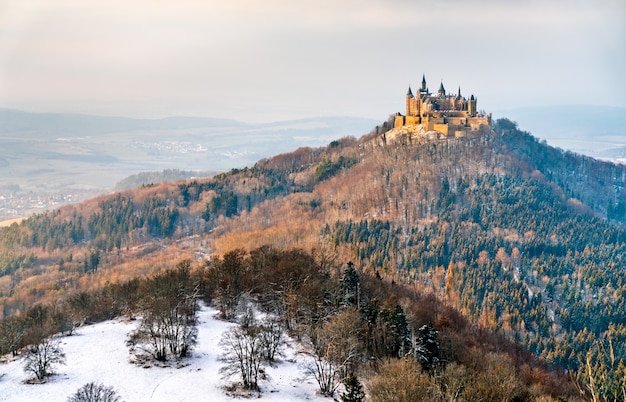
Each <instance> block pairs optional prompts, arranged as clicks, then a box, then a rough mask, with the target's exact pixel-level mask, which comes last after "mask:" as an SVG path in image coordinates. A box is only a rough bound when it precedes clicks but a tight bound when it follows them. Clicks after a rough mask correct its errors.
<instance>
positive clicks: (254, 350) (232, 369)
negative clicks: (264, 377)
mask: <svg viewBox="0 0 626 402" xmlns="http://www.w3.org/2000/svg"><path fill="white" fill-rule="evenodd" d="M262 332H263V331H262V329H261V328H260V327H258V326H248V327H246V328H244V327H241V326H236V327H232V328H231V329H230V330H228V331H226V332H225V333H224V335H222V340H221V341H220V346H221V347H222V348H223V353H222V356H221V359H222V361H223V362H224V363H225V365H224V366H223V367H221V368H220V372H221V373H222V375H223V377H224V378H230V377H233V376H239V377H240V378H241V381H242V385H243V388H244V389H248V390H254V391H258V390H259V385H258V382H259V371H260V368H261V366H262V365H263V364H264V361H265V360H264V356H263V350H264V346H263V340H262V337H261V333H262Z"/></svg>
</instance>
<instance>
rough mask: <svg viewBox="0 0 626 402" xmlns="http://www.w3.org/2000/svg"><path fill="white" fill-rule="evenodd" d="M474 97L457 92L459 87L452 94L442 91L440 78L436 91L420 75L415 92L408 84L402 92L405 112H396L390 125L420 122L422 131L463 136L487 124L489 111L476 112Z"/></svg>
mask: <svg viewBox="0 0 626 402" xmlns="http://www.w3.org/2000/svg"><path fill="white" fill-rule="evenodd" d="M476 102H477V99H476V98H475V97H474V95H472V96H470V98H469V99H467V98H465V97H463V96H461V88H460V87H459V92H458V94H456V95H453V94H446V90H445V88H444V87H443V82H442V83H441V85H440V86H439V90H438V91H437V94H436V95H433V94H431V93H430V92H429V91H428V87H427V86H426V76H424V75H422V86H421V88H419V90H418V91H417V93H416V94H415V95H413V91H412V90H411V87H410V86H409V91H408V92H407V94H406V115H404V116H403V115H402V114H400V113H397V114H396V116H395V121H394V128H400V127H405V126H420V125H421V126H422V128H423V130H424V131H437V132H439V133H441V134H443V135H445V136H449V135H450V136H451V135H454V136H456V137H459V136H463V135H465V134H467V133H468V132H470V131H475V130H479V129H480V127H481V126H484V125H487V126H488V125H490V124H491V115H484V114H479V113H478V112H477V109H476Z"/></svg>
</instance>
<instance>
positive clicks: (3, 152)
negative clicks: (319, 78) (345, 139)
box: [0, 109, 377, 220]
mask: <svg viewBox="0 0 626 402" xmlns="http://www.w3.org/2000/svg"><path fill="white" fill-rule="evenodd" d="M376 123H377V122H376V121H374V120H369V119H361V118H350V117H320V118H310V119H302V120H292V121H282V122H275V123H263V124H248V123H242V122H237V121H233V120H225V119H211V118H198V117H169V118H164V119H155V120H150V119H130V118H120V117H102V116H89V115H76V114H46V113H29V112H23V111H16V110H9V109H0V197H5V198H6V199H9V198H11V199H13V200H15V201H11V202H6V203H4V202H2V201H1V199H0V220H3V219H9V218H15V217H20V216H28V215H29V214H31V213H33V212H35V211H40V210H41V209H42V208H44V209H47V208H50V207H52V206H55V205H57V206H58V205H59V204H63V203H66V202H68V200H71V201H73V202H76V201H80V200H82V199H85V198H87V197H90V196H94V195H97V194H102V193H106V192H108V191H110V190H111V189H112V188H113V187H114V185H115V184H116V183H117V182H119V181H120V180H123V179H124V178H126V177H127V176H131V175H133V174H138V173H141V172H151V171H154V172H160V171H163V170H166V169H170V170H172V169H178V170H193V171H207V170H210V171H214V172H219V171H227V170H230V169H232V168H242V167H244V166H251V165H253V164H254V163H255V162H256V161H258V160H259V159H261V158H265V157H269V156H272V155H275V154H278V153H282V152H287V151H291V150H293V149H296V148H298V147H301V146H321V145H324V144H327V143H328V142H329V141H332V140H333V139H335V138H338V137H340V136H343V135H354V136H360V135H363V134H364V133H366V132H368V131H369V130H370V129H371V127H372V126H374V125H375V124H376ZM16 197H26V201H25V202H22V201H20V200H16ZM42 205H43V206H42Z"/></svg>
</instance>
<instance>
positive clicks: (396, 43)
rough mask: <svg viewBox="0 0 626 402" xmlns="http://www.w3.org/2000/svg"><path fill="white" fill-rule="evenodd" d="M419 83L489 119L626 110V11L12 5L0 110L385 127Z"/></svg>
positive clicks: (116, 0)
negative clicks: (569, 110) (508, 114)
mask: <svg viewBox="0 0 626 402" xmlns="http://www.w3.org/2000/svg"><path fill="white" fill-rule="evenodd" d="M422 73H424V74H426V79H427V80H428V84H429V87H430V89H431V91H436V89H437V88H438V86H439V83H440V81H441V80H443V83H444V85H445V86H446V89H447V90H450V91H454V92H456V91H457V89H458V86H459V85H460V86H461V91H462V93H463V94H464V95H467V96H469V95H470V94H474V95H475V96H477V97H478V106H479V109H485V110H487V111H492V110H502V109H508V108H514V107H522V106H532V105H556V104H593V105H607V106H624V107H626V1H624V0H586V1H583V0H106V1H105V0H54V1H52V0H0V107H10V108H17V109H23V110H28V111H45V112H78V113H92V114H102V115H121V116H131V117H164V116H170V115H196V116H206V117H225V118H236V119H239V120H244V121H251V122H254V121H271V120H282V119H291V118H299V117H310V116H322V115H349V116H361V117H370V118H375V119H385V118H386V117H387V116H389V115H390V114H392V113H394V112H397V111H404V94H405V93H406V90H407V87H408V85H409V84H411V85H412V86H413V87H414V88H415V87H416V86H418V85H419V83H420V81H421V78H422Z"/></svg>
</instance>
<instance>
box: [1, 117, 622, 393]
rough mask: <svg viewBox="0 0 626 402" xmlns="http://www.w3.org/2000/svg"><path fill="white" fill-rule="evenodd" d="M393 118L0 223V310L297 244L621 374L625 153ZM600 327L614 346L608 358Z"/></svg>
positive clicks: (555, 358)
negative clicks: (246, 161)
mask: <svg viewBox="0 0 626 402" xmlns="http://www.w3.org/2000/svg"><path fill="white" fill-rule="evenodd" d="M389 125H390V122H386V123H384V124H382V125H381V126H379V127H376V129H375V130H373V131H372V132H371V133H370V134H368V135H366V136H364V137H362V138H360V139H355V138H342V139H339V140H337V141H333V142H331V143H330V144H329V145H328V146H326V147H322V148H315V149H313V148H301V149H298V150H296V151H294V152H292V153H287V154H281V155H277V156H275V157H273V158H270V159H265V160H261V161H259V162H258V163H256V164H255V165H254V166H253V167H250V168H245V169H241V170H233V171H230V172H228V173H224V174H221V175H218V176H216V177H214V178H212V179H206V180H196V181H187V182H180V183H168V184H163V185H157V186H145V187H142V188H139V189H137V190H134V191H127V192H122V193H117V194H115V195H111V196H107V197H101V198H99V199H95V200H92V201H90V202H87V203H84V204H81V205H79V206H73V207H66V208H63V209H61V210H58V211H55V212H52V213H47V214H42V215H37V216H34V217H32V218H29V219H27V220H25V221H24V222H22V223H21V224H20V225H13V226H12V227H10V228H6V229H3V230H2V232H0V233H1V235H0V236H1V237H0V250H1V251H0V274H1V275H2V277H1V278H0V300H2V302H3V306H4V310H3V311H4V314H5V315H9V314H13V313H14V312H16V311H18V310H22V311H23V310H24V309H26V308H28V307H29V306H30V305H31V304H32V303H34V302H36V301H37V300H43V299H47V300H50V299H51V298H55V297H63V296H65V295H68V294H71V293H72V292H76V291H79V290H81V289H84V288H85V287H87V288H88V287H95V286H97V285H98V284H104V283H105V282H107V281H108V282H113V281H116V280H121V279H128V278H131V277H133V276H138V275H144V274H146V273H148V272H151V271H152V270H158V269H160V268H163V267H165V266H167V265H168V264H169V265H173V261H175V260H176V259H177V258H183V257H193V258H198V259H199V258H205V257H206V256H208V255H209V254H212V253H215V254H218V255H223V254H225V253H227V252H228V251H229V250H233V249H237V248H244V249H247V250H251V249H255V248H257V247H260V246H263V245H271V246H273V247H277V248H281V249H282V248H291V247H299V248H302V249H305V250H311V252H312V253H313V255H314V256H316V258H317V259H318V260H319V261H320V263H321V264H322V265H323V264H324V261H333V262H337V261H341V262H346V261H353V262H354V264H355V266H356V267H357V268H358V269H359V270H360V271H362V272H364V273H370V274H372V275H374V274H378V275H379V276H382V277H384V278H388V279H390V280H393V281H395V282H396V283H406V284H409V285H410V286H411V287H413V288H414V289H415V290H417V291H419V292H423V293H428V294H434V295H435V296H436V297H437V298H440V299H441V300H443V301H444V302H445V303H446V304H447V305H449V306H452V307H455V308H458V309H459V310H460V311H462V312H463V313H464V314H465V315H466V316H467V317H468V318H469V319H470V321H472V322H474V323H476V324H477V325H479V326H481V327H482V328H486V329H489V330H493V331H495V332H498V333H500V334H503V335H506V336H507V337H509V338H510V339H512V340H515V341H516V342H519V343H520V344H522V345H524V346H526V347H528V348H529V349H530V350H532V351H533V352H534V353H535V354H537V355H539V356H542V357H543V358H545V359H546V360H547V361H548V362H550V363H551V364H553V365H554V366H555V367H564V368H568V369H571V370H574V372H578V373H579V377H580V381H581V383H585V381H589V375H591V374H589V373H607V374H606V376H605V381H606V383H607V384H608V383H609V377H610V379H611V381H613V380H614V381H619V380H618V379H619V378H622V379H623V378H624V376H623V373H622V372H626V367H625V366H624V364H623V362H622V361H621V360H620V358H619V357H620V356H626V350H623V348H624V345H626V343H625V342H624V341H626V327H625V325H626V302H625V301H624V294H625V292H626V281H625V279H624V278H625V276H624V269H625V265H624V264H625V263H624V254H625V252H626V232H625V231H624V225H625V224H626V192H625V191H624V185H625V183H626V167H625V166H621V165H614V164H611V163H608V162H602V161H598V160H594V159H592V158H589V157H583V156H580V155H576V154H573V153H570V152H567V151H563V150H559V149H555V148H552V147H550V146H548V145H547V144H545V143H542V142H540V141H539V140H537V139H536V138H535V137H533V136H532V135H530V134H529V133H526V132H523V131H520V130H519V129H518V127H517V126H516V124H515V123H513V122H511V121H508V120H505V119H502V120H498V121H497V122H496V123H495V124H494V127H493V129H488V130H487V129H486V130H483V131H481V132H480V133H476V134H475V135H471V136H468V137H463V138H453V139H449V138H445V139H437V138H422V137H419V136H417V137H410V136H403V135H394V136H392V135H390V134H389V133H387V131H388V128H389ZM608 342H610V343H611V345H612V348H613V350H614V354H613V357H616V356H617V357H618V358H616V359H613V360H611V359H610V358H608V357H607V359H604V357H606V356H604V355H602V353H603V352H604V351H605V350H608ZM598 355H602V356H604V357H602V356H601V357H599V356H598ZM588 357H589V358H590V359H591V360H587V358H588ZM587 361H590V362H593V363H589V365H586V364H583V363H585V362H587ZM592 364H593V365H597V366H593V367H592ZM620 370H621V371H620ZM620 373H622V374H620ZM620 375H621V377H620ZM585 376H587V377H585ZM615 384H617V382H616V383H615ZM618 385H619V384H618ZM618 385H616V387H617V386H618ZM622 386H625V387H626V384H622ZM616 389H617V388H616Z"/></svg>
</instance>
